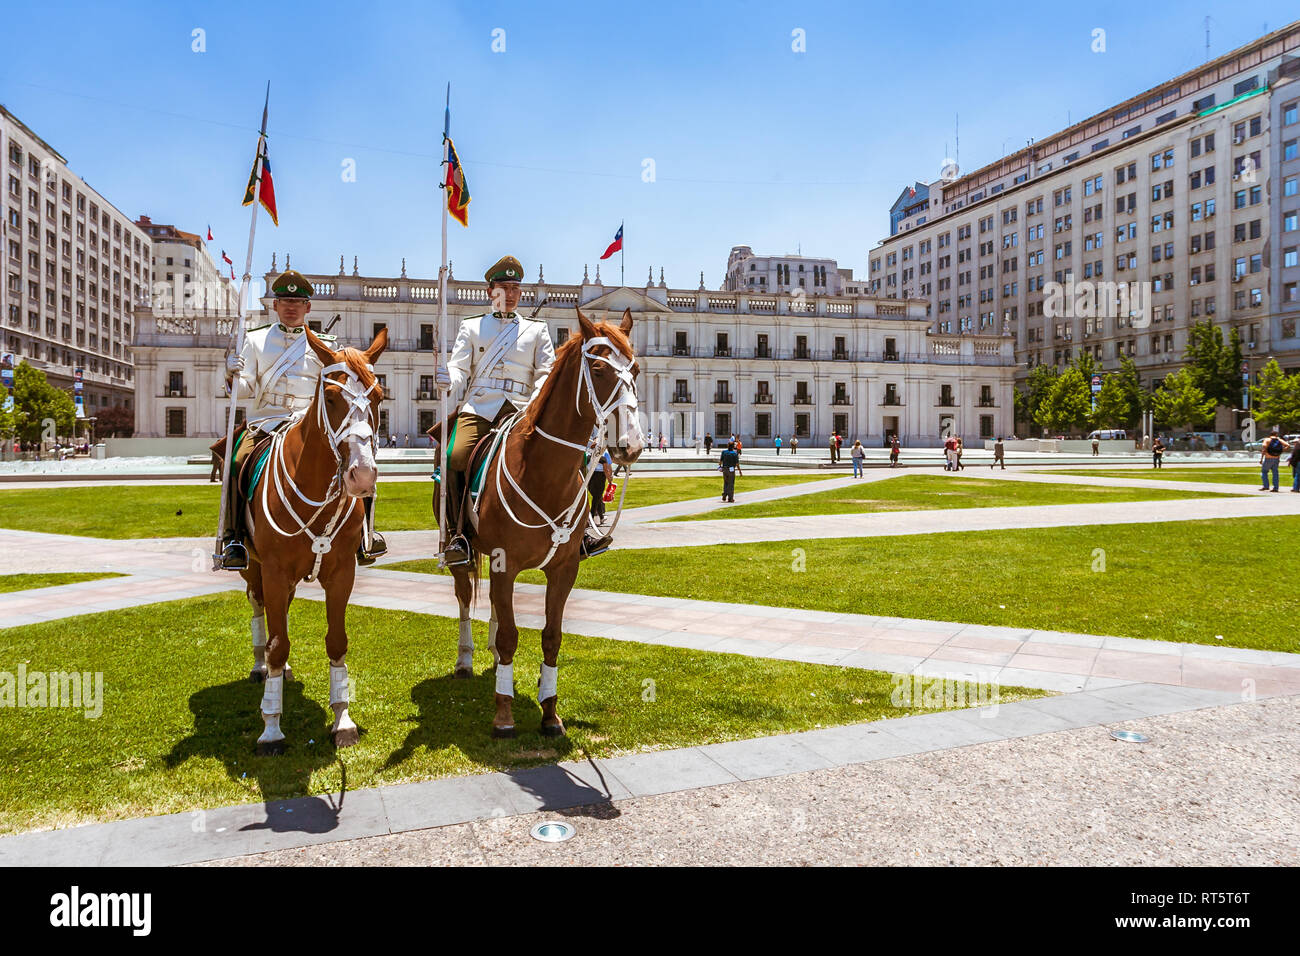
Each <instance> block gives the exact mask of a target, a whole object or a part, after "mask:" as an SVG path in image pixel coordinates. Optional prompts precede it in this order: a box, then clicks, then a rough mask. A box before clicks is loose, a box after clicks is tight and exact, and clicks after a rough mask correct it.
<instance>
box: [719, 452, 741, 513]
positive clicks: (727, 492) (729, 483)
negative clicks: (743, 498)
mask: <svg viewBox="0 0 1300 956" xmlns="http://www.w3.org/2000/svg"><path fill="white" fill-rule="evenodd" d="M719 457H720V459H721V463H720V464H719V465H718V467H719V468H721V469H722V500H723V501H731V502H734V501H735V500H736V476H737V475H739V474H740V473H741V472H740V453H739V452H738V451H736V445H735V443H734V442H727V450H726V451H724V452H723V453H722V454H721V455H720V456H719Z"/></svg>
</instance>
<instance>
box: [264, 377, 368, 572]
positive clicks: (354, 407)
mask: <svg viewBox="0 0 1300 956" xmlns="http://www.w3.org/2000/svg"><path fill="white" fill-rule="evenodd" d="M337 372H342V373H343V374H344V375H346V376H347V378H346V380H345V381H342V382H339V381H333V380H329V379H328V376H330V375H333V374H335V373H337ZM327 382H328V384H330V385H337V386H338V387H339V388H340V389H341V390H342V391H343V393H344V395H346V396H347V414H345V415H344V416H343V420H342V421H340V422H339V426H338V428H335V427H334V426H333V425H331V424H330V419H329V413H328V411H326V408H325V386H326V384H327ZM378 387H379V382H378V380H376V381H374V382H371V383H370V385H368V386H367V387H366V388H365V389H362V387H361V378H360V376H359V375H357V373H356V371H355V370H354V369H353V368H352V367H351V366H350V365H348V364H347V363H346V362H335V363H334V364H333V365H327V366H325V367H324V368H323V369H321V373H320V378H319V379H318V380H317V383H316V422H317V426H318V427H319V428H320V430H321V432H322V433H323V434H324V435H325V438H326V441H327V443H328V444H329V447H330V451H331V452H333V454H334V463H335V465H336V466H337V467H336V469H335V472H334V477H333V478H331V479H330V484H329V487H328V488H327V489H326V491H325V497H324V498H322V499H321V500H319V501H317V500H316V499H314V498H310V497H308V496H307V495H306V494H304V493H303V491H302V489H301V488H299V487H298V485H297V484H296V483H295V482H294V480H293V478H292V477H291V476H290V475H289V473H288V469H286V468H285V467H284V437H285V435H286V434H287V432H288V429H281V430H280V431H278V432H276V433H275V437H274V438H272V439H271V452H270V455H269V459H268V461H267V468H268V470H269V471H270V473H271V481H274V482H275V490H276V493H277V494H278V495H279V496H280V500H281V501H282V502H284V506H285V510H287V511H288V512H289V514H290V516H291V517H292V518H293V520H294V521H295V522H296V523H297V524H298V529H297V530H296V531H284V530H283V529H281V528H280V526H279V525H277V524H276V523H275V519H274V518H272V517H271V509H270V506H269V502H268V500H267V488H268V486H269V485H270V484H271V481H265V480H264V481H263V482H262V514H263V516H264V517H265V518H266V523H267V524H268V525H270V526H271V528H272V530H274V531H275V533H276V534H278V535H280V536H281V537H283V538H292V537H296V536H297V535H299V534H305V535H307V537H309V538H310V539H311V549H312V552H313V553H314V554H315V555H316V558H315V561H314V562H313V564H312V569H311V574H309V575H308V576H307V578H306V580H307V581H314V580H316V575H317V574H318V573H319V572H320V566H321V561H322V560H323V559H324V556H325V555H326V554H327V553H328V552H329V550H330V549H331V548H332V547H333V546H334V537H335V535H337V534H338V532H339V530H340V529H341V528H342V527H343V525H344V524H346V522H347V519H348V518H349V517H351V515H352V512H353V510H354V509H355V508H356V502H357V499H356V498H355V497H353V496H351V495H343V493H342V492H343V471H344V459H343V453H342V451H340V450H339V445H341V444H342V443H343V442H344V441H369V442H370V447H371V449H372V450H373V449H374V447H375V426H374V410H373V409H372V408H371V407H370V393H371V392H373V391H374V390H375V389H376V388H378ZM286 482H287V483H288V485H289V490H291V491H292V492H293V493H294V495H296V496H297V497H298V499H299V500H300V501H301V502H302V503H303V504H305V505H307V506H308V507H309V508H315V509H316V510H315V511H314V512H312V515H311V517H310V518H308V519H307V520H306V521H303V520H302V519H301V518H299V517H298V512H297V510H295V508H294V506H293V503H292V502H291V501H290V500H289V498H288V496H287V495H286V494H285V492H284V483H286ZM345 499H346V501H347V505H348V507H347V511H346V512H344V510H343V505H344V502H345ZM335 500H337V501H338V505H337V506H336V507H335V509H334V516H333V517H332V518H331V519H330V522H329V524H328V525H326V527H325V531H324V533H323V534H319V535H318V534H315V533H314V532H313V531H312V530H311V527H310V526H311V525H312V523H313V522H315V520H316V519H317V518H318V517H319V516H320V514H321V512H323V511H324V510H325V509H326V507H328V506H329V505H330V504H331V503H332V502H334V501H335ZM340 519H341V520H340Z"/></svg>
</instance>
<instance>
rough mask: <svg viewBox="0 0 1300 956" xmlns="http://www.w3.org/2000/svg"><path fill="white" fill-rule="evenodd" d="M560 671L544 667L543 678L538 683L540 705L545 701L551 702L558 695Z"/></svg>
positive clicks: (555, 668) (556, 668) (544, 665)
mask: <svg viewBox="0 0 1300 956" xmlns="http://www.w3.org/2000/svg"><path fill="white" fill-rule="evenodd" d="M559 676H560V669H559V668H558V667H548V666H547V665H546V664H543V665H542V676H541V677H540V678H539V679H538V681H537V702H538V703H539V704H540V703H541V702H542V701H544V700H550V699H551V698H552V697H554V696H555V695H556V693H557V688H558V687H559Z"/></svg>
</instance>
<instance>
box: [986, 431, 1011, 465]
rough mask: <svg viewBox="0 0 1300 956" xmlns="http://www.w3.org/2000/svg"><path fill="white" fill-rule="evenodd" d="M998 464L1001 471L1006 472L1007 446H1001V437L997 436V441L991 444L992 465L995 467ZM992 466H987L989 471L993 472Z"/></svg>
mask: <svg viewBox="0 0 1300 956" xmlns="http://www.w3.org/2000/svg"><path fill="white" fill-rule="evenodd" d="M999 463H1000V464H1001V465H1002V470H1003V471H1006V470H1007V446H1006V445H1004V444H1002V436H1001V435H999V436H998V440H997V441H995V442H994V443H993V465H997V464H999ZM993 465H989V471H992V470H993Z"/></svg>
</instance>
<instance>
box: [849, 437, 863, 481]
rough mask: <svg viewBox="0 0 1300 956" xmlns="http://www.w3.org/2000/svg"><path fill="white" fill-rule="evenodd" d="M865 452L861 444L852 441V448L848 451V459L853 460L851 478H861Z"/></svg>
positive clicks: (857, 441) (856, 440) (855, 440)
mask: <svg viewBox="0 0 1300 956" xmlns="http://www.w3.org/2000/svg"><path fill="white" fill-rule="evenodd" d="M866 454H867V453H866V451H865V450H864V449H863V447H862V442H861V441H859V440H858V439H856V438H855V439H854V440H853V447H852V448H850V449H849V457H850V458H852V459H853V477H854V478H861V477H862V459H863V458H865V457H866Z"/></svg>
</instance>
